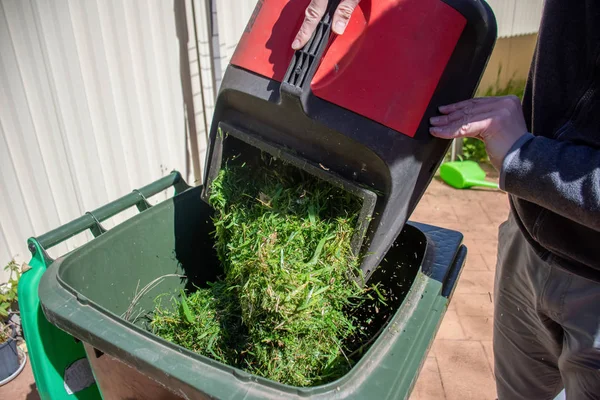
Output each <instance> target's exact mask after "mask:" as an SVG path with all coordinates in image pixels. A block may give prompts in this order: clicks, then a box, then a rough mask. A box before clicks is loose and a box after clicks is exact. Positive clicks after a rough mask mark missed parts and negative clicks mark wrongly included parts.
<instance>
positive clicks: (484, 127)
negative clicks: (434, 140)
mask: <svg viewBox="0 0 600 400" xmlns="http://www.w3.org/2000/svg"><path fill="white" fill-rule="evenodd" d="M440 112H441V113H442V114H444V115H441V116H438V117H433V118H431V120H430V122H431V125H433V126H432V127H431V128H430V129H429V132H430V133H431V134H432V135H433V136H435V137H439V138H443V139H456V138H463V137H474V138H477V139H480V140H482V141H483V142H484V143H485V147H486V150H487V152H488V155H489V156H490V161H491V162H492V164H493V165H494V167H496V169H498V171H500V169H501V167H502V161H503V160H504V157H505V156H506V154H507V153H508V151H509V150H510V148H511V147H512V145H513V144H515V142H516V141H517V140H518V139H519V138H520V137H521V136H523V135H524V134H527V126H526V125H525V118H524V116H523V110H522V108H521V102H520V101H519V98H518V97H516V96H504V97H481V98H475V99H471V100H466V101H462V102H459V103H455V104H450V105H447V106H442V107H440Z"/></svg>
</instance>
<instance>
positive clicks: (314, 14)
mask: <svg viewBox="0 0 600 400" xmlns="http://www.w3.org/2000/svg"><path fill="white" fill-rule="evenodd" d="M326 10H327V0H311V2H310V4H309V5H308V7H307V8H306V12H305V13H304V22H303V23H302V26H301V27H300V30H299V31H298V33H297V34H296V37H295V38H294V41H293V43H292V49H294V50H298V49H301V48H302V47H304V45H305V44H306V42H308V41H309V39H310V37H311V36H312V34H313V32H314V31H315V29H316V28H317V25H318V24H319V21H320V20H321V18H323V15H324V14H325V11H326Z"/></svg>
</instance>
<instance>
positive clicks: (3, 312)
mask: <svg viewBox="0 0 600 400" xmlns="http://www.w3.org/2000/svg"><path fill="white" fill-rule="evenodd" d="M4 270H5V271H8V273H9V275H8V282H6V283H3V284H0V319H2V320H4V319H6V318H8V314H9V312H10V310H11V308H12V307H13V306H14V305H15V304H16V303H17V301H18V290H17V289H18V286H19V279H21V269H20V268H19V265H18V264H17V263H16V262H15V261H14V260H13V261H11V262H9V263H8V265H6V266H5V267H4Z"/></svg>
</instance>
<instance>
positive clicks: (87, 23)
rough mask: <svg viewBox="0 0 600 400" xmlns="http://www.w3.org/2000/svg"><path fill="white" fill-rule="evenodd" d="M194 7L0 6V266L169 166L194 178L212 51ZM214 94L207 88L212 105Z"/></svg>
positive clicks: (116, 1)
mask: <svg viewBox="0 0 600 400" xmlns="http://www.w3.org/2000/svg"><path fill="white" fill-rule="evenodd" d="M196 3H197V4H196V7H195V8H196V9H197V11H198V9H199V10H200V11H201V12H203V11H202V10H204V6H203V2H202V1H196ZM198 5H202V6H201V7H199V6H198ZM191 8H192V7H191V0H188V1H186V2H183V1H161V0H154V1H152V2H148V1H145V0H136V1H120V0H112V1H104V0H102V1H67V0H58V1H56V0H55V1H42V0H39V1H34V0H28V1H19V0H2V1H1V2H0V48H1V51H0V188H1V190H2V195H1V196H0V267H1V266H3V265H5V264H6V263H7V262H8V261H9V260H10V259H12V258H13V257H16V258H17V259H18V260H20V261H24V260H27V259H28V258H29V254H28V253H27V248H26V239H27V238H28V237H30V236H32V235H39V234H42V233H44V232H46V231H48V230H50V229H52V228H55V227H57V226H59V225H61V224H64V223H66V222H69V221H70V220H72V219H74V218H76V217H78V216H80V215H82V214H84V213H85V212H86V211H91V210H92V209H94V208H97V207H99V206H101V205H103V204H105V203H107V202H109V201H111V200H114V199H116V198H118V197H120V196H122V195H124V194H127V193H128V192H130V191H131V190H132V189H135V188H137V187H140V186H143V185H145V184H147V183H149V182H151V181H153V180H155V179H157V178H159V177H161V176H163V175H165V174H167V173H168V172H170V171H171V170H173V169H177V170H179V171H181V172H182V173H183V174H184V176H186V178H187V179H188V181H194V180H195V178H196V176H197V177H198V178H199V177H201V175H199V174H200V173H201V168H202V165H201V162H200V160H202V159H203V157H204V154H203V149H204V148H205V146H206V144H205V140H204V138H205V132H204V129H205V124H203V123H201V124H200V123H196V124H195V126H194V125H193V124H189V123H188V122H187V120H186V116H187V115H188V113H190V112H191V113H193V114H195V115H194V117H195V118H194V120H196V121H202V120H203V119H204V118H203V116H204V115H203V109H202V102H201V101H200V100H199V98H200V97H201V96H200V93H201V91H200V86H199V75H198V63H197V56H198V54H200V56H201V58H202V57H204V58H206V54H208V50H206V49H204V48H202V40H204V41H205V42H207V40H206V36H207V34H208V32H207V30H206V27H207V25H206V24H205V23H203V21H202V18H205V15H204V14H202V13H201V14H200V15H196V19H197V21H198V22H199V25H202V26H204V31H203V32H204V37H203V38H200V42H201V43H200V44H201V45H200V46H199V49H200V51H196V46H195V36H194V34H195V33H194V30H195V29H194V28H195V26H196V25H195V24H194V23H193V21H194V20H193V19H192V18H193V14H192V13H191V12H190V9H191ZM186 16H187V19H186ZM210 64H211V63H210V62H208V61H207V62H206V63H205V65H206V68H205V69H207V70H208V72H209V75H210V70H211V68H210ZM205 72H206V71H203V73H204V75H206V73H205ZM205 82H207V83H210V79H209V80H205ZM212 90H213V88H212V86H211V85H210V84H209V85H208V87H205V88H204V93H205V94H207V98H208V99H209V100H210V101H212V96H213V95H212ZM211 104H212V103H211ZM208 111H209V112H210V109H209V110H208ZM191 131H193V132H194V133H193V134H190V133H189V132H191ZM190 139H192V140H190ZM160 198H161V196H157V198H155V199H154V202H156V201H158V200H159V199H160ZM162 198H164V196H163V197H162ZM134 213H135V212H134V211H133V210H131V211H130V212H128V213H125V215H122V216H118V217H115V218H113V219H111V220H110V221H107V222H106V223H105V225H106V227H107V228H110V227H112V226H113V225H114V224H115V223H118V222H121V221H122V220H124V219H125V218H127V217H129V216H131V215H133V214H134ZM90 238H91V236H90V235H89V234H87V235H86V234H83V235H80V237H76V238H74V239H72V240H71V241H70V242H69V243H68V245H62V246H58V247H57V248H55V249H54V250H53V251H51V252H50V253H51V254H52V255H55V256H56V255H59V254H61V253H64V252H65V251H67V250H68V249H72V248H74V247H75V246H77V245H80V244H82V243H83V242H85V241H86V240H89V239H90ZM2 280H3V276H2V275H0V281H2Z"/></svg>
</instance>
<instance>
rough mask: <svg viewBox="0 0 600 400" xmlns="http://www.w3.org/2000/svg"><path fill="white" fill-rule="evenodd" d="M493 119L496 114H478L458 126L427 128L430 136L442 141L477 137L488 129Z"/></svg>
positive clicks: (455, 124) (454, 124)
mask: <svg viewBox="0 0 600 400" xmlns="http://www.w3.org/2000/svg"><path fill="white" fill-rule="evenodd" d="M495 117H496V113H494V112H489V113H485V114H480V115H476V116H472V117H471V118H469V119H468V120H467V121H461V123H458V124H457V123H453V124H450V125H445V126H433V127H431V128H429V132H430V133H431V135H432V136H435V137H438V138H442V139H455V138H461V137H479V136H481V135H482V134H483V133H484V132H485V131H486V130H487V129H488V128H489V127H490V125H491V124H492V121H493V119H494V118H495Z"/></svg>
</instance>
